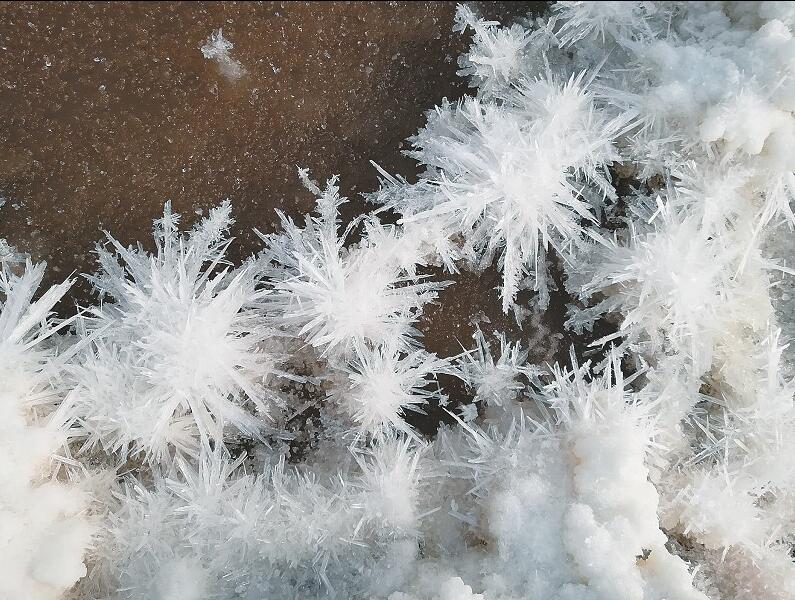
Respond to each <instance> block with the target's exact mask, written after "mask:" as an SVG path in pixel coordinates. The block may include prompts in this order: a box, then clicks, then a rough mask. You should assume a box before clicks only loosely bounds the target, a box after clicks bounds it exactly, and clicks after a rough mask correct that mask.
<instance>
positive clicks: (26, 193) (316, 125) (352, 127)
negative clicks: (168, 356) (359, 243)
mask: <svg viewBox="0 0 795 600" xmlns="http://www.w3.org/2000/svg"><path fill="white" fill-rule="evenodd" d="M480 4H481V8H482V9H483V10H484V12H485V13H486V14H488V16H490V17H498V18H502V19H506V20H507V19H510V18H511V17H512V16H514V15H515V14H517V13H523V12H526V11H527V9H528V8H529V5H530V4H534V3H480ZM535 4H538V3H535ZM454 11H455V4H454V3H451V2H429V3H419V2H416V3H415V2H383V3H381V2H376V3H368V2H362V3H356V2H354V3H348V2H316V3H311V2H310V3H307V2H283V3H282V2H263V3H248V2H245V3H236V2H228V3H227V2H221V3H202V2H200V3H192V2H191V3H182V2H177V3H150V2H146V3H115V2H114V3H104V2H82V3H69V2H46V3H45V2H42V3H27V2H8V3H2V4H0V147H2V152H0V197H2V198H3V199H5V200H6V204H5V206H3V207H2V208H0V238H4V237H5V238H7V239H8V241H9V242H10V243H11V244H12V245H16V246H17V247H18V248H19V249H20V250H21V251H24V252H28V253H30V254H31V255H32V256H33V258H34V259H35V260H46V261H47V262H48V264H49V266H50V269H49V273H48V277H49V280H48V281H49V282H53V281H58V280H62V279H63V278H65V277H66V276H68V275H69V274H70V273H71V272H73V271H76V272H78V273H82V272H87V271H91V270H92V269H93V266H94V257H93V255H92V253H91V250H92V249H93V247H94V244H95V242H96V241H97V240H99V239H100V237H101V231H100V230H103V229H104V230H108V231H110V232H111V233H112V234H113V235H114V236H116V237H117V238H119V239H120V240H121V241H122V242H124V243H125V244H127V243H132V242H135V241H138V240H140V241H143V242H144V243H145V244H148V243H149V240H150V238H151V233H150V232H151V224H152V219H153V218H156V217H158V216H159V215H160V214H162V209H163V203H164V201H165V200H171V201H172V203H173V206H174V210H175V211H177V212H181V213H183V214H184V215H185V220H186V221H187V222H188V223H190V222H191V221H193V220H195V219H196V217H197V215H199V214H202V213H206V211H207V209H208V208H209V207H211V206H213V205H215V204H216V203H218V202H219V201H220V200H222V199H224V198H230V199H231V200H232V202H233V206H234V214H235V217H236V219H237V225H236V227H235V230H234V235H235V236H236V237H237V240H236V242H235V245H234V246H233V253H234V255H235V257H236V258H239V257H241V256H245V255H248V254H250V253H251V252H253V251H255V250H257V249H258V247H259V246H258V243H257V240H256V238H255V236H254V235H253V234H252V232H251V230H252V228H254V227H256V228H259V229H260V230H263V231H271V230H273V229H274V228H275V227H276V224H277V219H276V215H275V212H274V209H277V208H278V209H281V210H283V211H285V212H287V213H289V214H291V215H295V216H297V215H300V214H303V213H305V212H307V211H310V210H311V209H312V207H313V198H312V197H311V195H310V194H309V193H308V192H307V191H305V190H304V189H303V188H302V187H301V186H300V184H299V182H298V179H297V177H296V175H295V168H296V165H300V166H303V167H308V168H309V169H311V171H312V174H313V176H314V177H315V178H317V179H321V180H323V179H326V178H327V177H329V176H331V175H333V174H340V175H341V176H342V187H343V191H344V192H345V193H346V194H347V195H349V196H351V197H352V199H353V202H352V206H351V208H349V210H350V211H356V210H361V206H362V203H361V201H360V200H356V193H357V192H361V191H369V190H372V189H374V188H375V187H376V186H377V178H376V174H375V172H374V170H373V169H372V167H371V166H370V165H369V162H368V161H369V160H370V159H373V160H376V161H377V162H379V163H380V164H381V165H382V166H383V167H384V168H385V169H387V170H388V171H391V172H400V173H403V174H407V175H409V176H410V175H411V174H412V173H414V171H415V165H414V163H413V161H410V160H408V159H406V158H405V157H403V156H401V154H400V148H401V144H402V143H403V140H404V139H405V138H406V137H407V136H409V135H411V134H412V133H414V132H415V131H416V130H417V128H418V127H420V126H421V124H422V122H423V112H424V111H425V110H427V109H428V108H431V107H432V106H434V105H435V104H436V103H438V102H439V101H440V100H441V99H442V98H444V97H448V98H456V97H459V96H461V95H462V94H464V93H465V92H466V91H467V87H466V83H465V82H464V81H463V80H461V79H460V78H459V77H457V76H456V75H455V72H456V69H457V64H456V58H457V56H458V55H459V54H460V53H461V52H462V51H464V50H465V48H466V46H467V44H468V40H467V38H465V37H464V36H461V35H458V34H454V33H452V31H451V27H452V21H453V15H454ZM219 28H223V35H224V37H225V38H226V39H228V40H229V41H230V42H231V43H232V44H233V48H232V49H231V51H230V57H231V60H232V61H237V64H238V65H239V66H240V67H241V68H242V70H244V71H245V74H244V75H243V76H241V77H239V78H236V79H235V78H233V77H230V76H228V69H226V70H225V69H224V65H223V64H219V62H217V61H215V60H208V59H206V58H205V57H204V56H203V55H202V52H201V50H200V47H201V46H202V45H203V44H204V43H205V42H206V40H207V38H208V37H209V36H210V34H211V33H212V32H213V31H214V30H217V29H219ZM80 286H81V287H80V289H79V290H77V293H76V294H75V295H76V297H77V299H79V300H81V301H85V300H87V298H88V288H87V285H85V283H81V284H80Z"/></svg>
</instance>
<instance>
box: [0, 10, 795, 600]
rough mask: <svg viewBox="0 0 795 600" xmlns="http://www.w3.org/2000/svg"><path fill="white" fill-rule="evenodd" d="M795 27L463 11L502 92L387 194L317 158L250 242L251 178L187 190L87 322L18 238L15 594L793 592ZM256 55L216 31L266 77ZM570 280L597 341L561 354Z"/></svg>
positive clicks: (7, 574)
mask: <svg viewBox="0 0 795 600" xmlns="http://www.w3.org/2000/svg"><path fill="white" fill-rule="evenodd" d="M794 28H795V10H793V8H792V5H791V4H790V3H787V2H754V3H751V2H558V3H557V4H555V5H554V6H553V7H552V8H551V11H550V12H549V14H548V15H547V16H545V17H542V18H537V19H527V20H524V21H522V22H521V23H517V24H513V25H511V26H509V27H503V26H501V25H500V24H498V23H495V22H490V21H485V20H483V19H480V18H479V17H478V16H477V15H476V14H475V13H474V12H473V11H472V10H471V9H470V8H468V7H466V6H461V7H459V10H458V15H457V20H456V30H458V31H461V32H463V33H466V34H467V35H469V34H470V33H471V35H472V44H471V47H470V49H469V52H467V53H466V54H465V55H464V56H462V57H461V58H460V61H459V62H460V67H461V69H460V74H461V75H462V76H465V77H467V78H468V80H469V81H470V83H471V85H472V87H473V92H472V94H471V95H470V96H468V97H466V98H463V99H461V100H460V101H457V102H448V101H445V102H443V103H442V104H440V105H439V106H437V107H436V108H435V109H433V110H431V111H430V112H429V113H428V115H427V123H426V125H425V126H424V127H423V128H422V129H421V130H420V131H419V132H418V133H417V134H416V135H415V136H413V137H412V138H411V140H410V141H411V144H412V149H411V151H410V155H411V156H412V157H414V158H415V159H416V160H417V161H418V162H419V163H420V164H421V165H422V166H423V167H424V171H423V172H422V174H421V176H420V177H419V178H418V179H417V180H416V181H411V182H410V181H408V180H406V179H404V178H402V177H400V176H399V175H395V174H389V173H386V172H385V171H383V170H381V169H379V172H380V174H381V187H380V189H379V190H377V191H376V192H374V193H372V194H370V195H368V199H369V200H370V201H371V202H372V203H373V204H374V206H375V210H374V211H372V212H371V213H369V214H366V215H364V216H361V217H359V218H356V219H354V220H353V221H352V222H342V220H341V217H340V210H339V209H340V206H341V205H343V204H344V202H345V198H343V197H341V196H340V192H339V186H338V182H337V179H336V178H333V177H332V178H331V179H329V181H328V182H327V183H326V184H325V186H320V185H319V184H317V183H316V182H314V181H312V180H311V179H310V176H309V174H308V173H307V172H306V171H300V172H299V176H300V177H301V179H302V180H303V181H304V184H305V185H306V187H307V188H308V190H309V191H310V192H311V193H313V194H314V195H315V196H316V198H317V203H316V209H315V211H314V213H313V214H311V215H306V217H305V218H304V220H303V222H301V223H298V222H296V221H294V220H293V219H292V218H290V217H288V216H286V215H281V221H282V228H281V231H280V232H278V233H274V234H268V235H260V237H261V239H262V251H261V252H260V253H259V254H258V255H256V256H254V257H251V258H250V259H248V260H247V261H245V262H244V264H243V265H241V266H235V265H233V264H231V263H230V262H229V261H228V260H227V259H226V258H225V257H226V250H227V248H228V246H229V244H230V243H231V242H230V238H229V237H228V235H229V233H228V230H229V228H230V226H231V225H232V218H231V206H230V204H229V203H228V202H225V203H222V204H221V205H220V206H219V207H218V208H216V209H214V210H213V211H212V212H211V213H210V215H209V216H208V217H207V218H206V219H205V220H203V221H202V222H200V223H199V224H198V225H196V226H195V227H194V228H192V229H191V230H189V231H184V230H183V229H181V228H180V221H179V217H178V215H176V214H174V213H173V212H172V211H171V208H170V206H169V205H166V207H165V211H164V216H163V218H162V219H159V220H158V221H156V223H155V227H154V234H155V250H154V252H147V251H145V250H144V249H143V248H142V247H140V246H139V247H124V246H123V245H122V244H120V243H119V242H118V241H116V240H115V239H114V238H113V237H111V236H110V235H108V239H107V241H106V243H105V244H104V245H101V246H99V247H98V249H97V253H98V261H99V269H98V271H97V273H95V274H93V275H91V276H89V280H90V281H91V282H92V283H93V285H94V287H95V288H96V291H97V294H98V297H97V303H96V305H94V306H89V307H84V308H81V309H80V310H79V311H78V314H77V315H76V316H74V317H72V318H71V319H69V320H66V321H59V320H58V319H57V318H55V317H54V315H53V313H52V311H53V308H54V306H55V304H56V302H58V301H59V300H60V299H61V298H62V297H64V295H65V294H66V293H67V292H68V288H69V286H70V284H71V282H68V281H67V282H65V283H64V284H61V285H58V286H55V287H54V288H52V289H50V290H48V291H45V292H44V293H43V295H41V296H40V297H39V298H38V299H36V300H34V298H35V290H36V288H37V286H38V283H39V282H40V280H41V277H42V274H43V270H44V265H33V264H32V263H30V261H26V260H25V258H24V257H23V256H21V255H20V254H18V253H17V252H16V251H14V250H13V249H11V248H9V247H8V246H7V245H6V244H0V245H2V248H3V251H2V253H0V264H1V266H2V271H0V300H1V301H2V304H1V305H0V307H1V308H2V313H0V415H2V419H0V450H2V451H0V474H2V475H3V482H4V483H3V485H2V486H0V556H2V559H0V598H8V599H18V598H33V599H39V598H41V599H57V598H69V599H87V598H108V599H114V600H115V599H118V600H122V599H124V600H134V599H140V600H152V599H164V600H165V599H168V600H176V599H180V600H208V599H212V600H216V599H217V600H262V599H266V598H274V599H275V598H279V599H282V598H327V597H336V598H362V599H364V598H368V599H369V598H382V599H385V600H387V599H388V600H550V599H555V600H619V599H620V600H664V599H665V600H729V599H741V600H751V599H758V598H766V599H780V600H785V599H790V598H793V597H795V562H793V555H794V553H795V462H793V459H792V457H793V456H795V408H794V406H793V393H795V384H794V383H793V379H792V377H793V359H794V358H795V356H793V353H792V350H791V346H790V344H791V342H792V338H793V335H795V326H794V325H793V324H794V323H795V319H793V315H792V308H793V301H792V298H793V277H795V272H793V271H792V269H791V261H792V256H793V255H794V254H795V253H794V251H795V247H793V243H792V240H793V238H792V231H793V226H795V215H793V212H792V200H793V193H795V175H793V170H795V118H794V117H793V110H795V40H793V30H794ZM230 49H231V44H230V43H229V42H228V41H227V40H225V39H224V38H223V36H222V34H221V32H220V30H219V31H218V32H217V33H214V34H213V36H211V38H210V40H209V41H208V43H207V44H206V45H205V46H203V47H202V52H203V53H204V55H205V57H207V58H209V59H214V60H217V61H218V63H219V66H220V67H221V69H222V71H223V70H224V69H227V70H228V73H227V74H228V75H229V76H232V75H233V73H238V75H237V76H239V69H240V68H241V67H240V65H239V63H237V62H236V61H234V60H233V59H231V57H230V55H229V50H230ZM235 69H238V71H235ZM387 209H388V211H387ZM386 214H394V215H396V218H397V219H396V221H395V219H390V218H386V217H384V215H386ZM492 267H496V269H497V270H498V273H499V280H500V286H499V289H495V290H494V291H493V298H491V301H492V302H494V303H497V304H498V305H499V306H500V309H501V311H502V312H504V313H506V314H507V315H508V318H509V319H515V320H516V322H517V326H520V327H523V328H524V329H523V334H522V335H521V336H519V337H518V338H517V337H516V336H514V337H511V336H510V335H508V333H507V332H506V333H500V334H498V335H496V336H492V335H490V334H487V333H485V332H484V331H482V330H481V329H479V328H477V329H476V330H475V334H474V337H473V339H471V340H460V341H461V343H462V344H463V345H464V348H463V349H462V352H461V354H459V355H457V356H437V355H436V354H434V353H432V352H429V351H428V350H427V349H426V346H425V340H424V338H423V336H422V335H421V334H420V324H421V322H422V320H423V318H424V316H425V315H426V314H427V311H428V309H429V306H430V305H431V304H433V303H437V302H440V301H441V300H440V298H441V294H442V292H443V291H444V289H445V288H446V287H448V286H453V287H454V286H455V280H456V277H457V276H458V273H459V272H460V271H470V272H475V273H482V272H485V271H486V270H487V269H490V268H492ZM440 274H441V275H440ZM553 306H555V307H558V308H560V307H561V306H566V309H565V313H566V314H565V315H561V319H560V322H561V323H562V324H561V328H562V329H561V331H559V332H557V334H555V335H560V336H563V335H565V336H568V337H565V338H562V337H561V338H560V339H569V340H577V343H576V344H574V345H573V346H572V348H571V352H570V354H568V355H566V356H564V357H558V356H556V359H555V360H551V361H547V362H544V361H535V360H534V359H533V356H535V354H534V353H533V350H534V348H533V343H534V342H533V339H532V338H531V337H530V334H531V332H530V331H529V330H530V329H532V328H533V327H535V326H536V325H537V323H536V322H535V321H532V320H531V319H530V318H529V316H530V315H532V314H541V315H543V314H544V313H545V311H549V310H551V308H552V307H553ZM473 316H474V315H473ZM525 334H526V335H525ZM429 335H432V333H430V334H429ZM550 335H552V334H551V333H550ZM461 389H464V390H465V391H464V392H461V391H460V390H461ZM456 390H458V391H456ZM462 394H463V395H462ZM440 415H441V416H440ZM429 423H430V424H431V425H432V426H433V427H432V429H433V430H434V431H431V432H428V431H425V430H424V429H423V428H427V427H428V424H429Z"/></svg>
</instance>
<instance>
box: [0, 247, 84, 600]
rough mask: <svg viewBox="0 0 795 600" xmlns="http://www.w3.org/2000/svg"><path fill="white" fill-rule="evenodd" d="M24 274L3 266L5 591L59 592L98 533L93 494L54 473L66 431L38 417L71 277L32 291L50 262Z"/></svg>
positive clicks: (0, 375)
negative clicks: (52, 318) (91, 514)
mask: <svg viewBox="0 0 795 600" xmlns="http://www.w3.org/2000/svg"><path fill="white" fill-rule="evenodd" d="M21 264H22V265H23V267H22V273H21V274H20V275H17V274H15V273H14V272H12V271H11V268H10V266H9V265H6V264H3V265H2V266H0V302H1V303H0V480H2V482H3V484H2V485H1V486H0V556H2V560H0V598H9V599H11V598H30V599H31V600H55V599H57V598H60V597H61V595H62V594H63V593H64V592H65V591H66V590H67V589H69V588H70V587H71V586H72V585H73V584H74V583H75V582H77V581H78V579H80V578H81V577H83V576H84V575H85V574H86V566H85V564H84V563H83V557H84V554H85V551H86V549H87V548H88V545H89V542H90V541H91V537H92V535H93V533H94V529H95V527H94V525H93V524H91V523H90V522H89V521H88V520H86V518H85V516H84V513H85V511H86V510H87V508H88V506H89V500H90V499H89V497H88V496H87V495H86V494H85V493H83V492H82V491H80V490H79V489H78V488H76V487H74V486H73V485H70V484H68V483H66V482H63V481H59V480H57V479H52V478H51V477H52V471H53V461H52V456H53V454H55V453H56V452H57V451H58V450H59V449H60V448H61V447H62V446H63V444H64V442H65V436H64V432H63V431H61V430H60V429H59V428H58V427H57V426H55V425H54V424H47V423H46V422H45V419H44V418H41V419H40V421H39V422H37V419H36V418H35V417H34V414H33V410H32V409H33V407H34V406H35V405H39V408H40V410H44V406H46V404H48V403H49V402H51V401H52V396H53V395H54V391H53V390H52V389H51V388H50V387H49V385H48V378H49V377H54V376H58V375H59V372H58V368H57V362H58V358H57V356H56V355H55V353H54V352H53V351H51V350H48V349H47V348H46V341H45V339H46V337H47V336H49V335H51V334H52V328H53V327H54V326H53V325H52V324H51V323H49V322H48V317H49V313H50V311H51V309H52V307H53V305H54V304H55V303H56V302H57V301H58V300H59V299H60V298H61V297H62V296H63V295H64V294H65V293H66V291H67V290H68V289H69V286H70V285H71V282H66V283H64V284H61V285H59V286H55V287H53V288H51V289H49V290H48V291H46V292H45V293H44V295H43V296H42V297H41V298H39V299H38V300H36V301H33V300H32V298H33V295H34V293H35V291H36V288H37V287H38V285H39V283H40V282H41V278H42V276H43V274H44V264H40V265H36V266H34V265H32V264H31V263H30V262H29V261H28V262H27V263H26V264H25V263H24V261H22V262H21Z"/></svg>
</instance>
